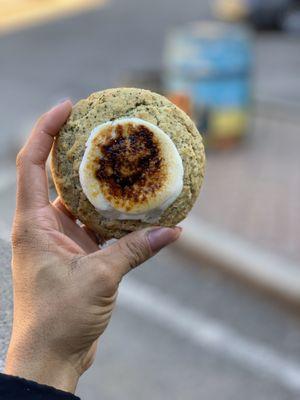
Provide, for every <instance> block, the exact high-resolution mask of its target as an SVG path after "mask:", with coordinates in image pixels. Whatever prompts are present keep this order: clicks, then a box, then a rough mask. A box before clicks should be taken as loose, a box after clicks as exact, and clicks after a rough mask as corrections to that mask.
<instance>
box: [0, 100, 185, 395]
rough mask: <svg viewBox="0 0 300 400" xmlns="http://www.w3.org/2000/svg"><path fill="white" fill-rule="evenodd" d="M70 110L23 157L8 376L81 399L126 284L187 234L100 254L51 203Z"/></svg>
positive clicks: (60, 109) (152, 236)
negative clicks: (50, 183)
mask: <svg viewBox="0 0 300 400" xmlns="http://www.w3.org/2000/svg"><path fill="white" fill-rule="evenodd" d="M71 108H72V104H71V102H70V101H65V102H64V103H61V104H59V105H58V106H56V107H54V108H53V109H51V110H50V111H49V112H47V113H46V114H44V115H43V116H42V117H41V118H40V119H39V121H38V122H37V124H36V125H35V127H34V128H33V131H32V133H31V135H30V137H29V139H28V140H27V142H26V144H25V146H24V147H23V149H22V150H21V151H20V153H19V154H18V157H17V170H18V190H17V207H16V213H15V219H14V225H13V234H12V245H13V259H12V269H13V287H14V322H13V331H12V337H11V342H10V346H9V350H8V353H7V359H6V368H5V372H6V373H7V374H11V375H17V376H21V377H23V378H26V379H29V380H34V381H36V382H39V383H43V384H47V385H49V386H54V387H56V388H58V389H61V390H66V391H69V392H74V391H75V388H76V385H77V382H78V379H79V377H80V375H81V374H82V373H83V372H84V371H85V370H86V369H88V368H89V367H90V365H91V364H92V362H93V360H94V357H95V352H96V347H97V339H98V338H99V336H100V335H101V334H102V333H103V332H104V330H105V328H106V326H107V324H108V322H109V320H110V317H111V314H112V311H113V307H114V304H115V301H116V296H117V290H118V285H119V283H120V281H121V279H122V277H123V276H124V275H125V274H126V273H127V272H129V271H130V270H131V269H133V268H135V267H136V266H138V265H140V264H141V263H142V262H144V261H145V260H147V259H148V258H150V257H151V256H152V255H153V254H155V253H156V252H157V251H159V250H160V249H161V248H162V247H164V246H166V245H167V244H169V243H171V242H173V241H175V240H176V239H177V238H178V237H179V235H180V229H179V228H150V229H145V230H142V231H138V232H134V233H131V234H129V235H127V236H125V237H124V238H122V239H120V240H118V241H117V242H115V243H114V244H112V245H111V246H108V247H106V248H104V249H102V250H99V246H98V238H97V237H96V236H95V235H94V234H93V233H92V232H91V231H89V230H88V229H87V228H86V227H84V226H79V225H78V224H77V223H76V220H75V219H74V218H73V216H72V215H71V214H70V213H69V211H68V210H67V209H66V208H65V207H64V205H63V204H62V202H61V201H60V199H59V198H58V199H56V200H55V201H54V202H53V203H50V202H49V196H48V187H47V176H46V172H45V163H46V160H47V157H48V155H49V152H50V150H51V147H52V144H53V140H54V137H55V135H57V134H58V132H59V130H60V128H61V126H62V125H63V124H64V122H65V121H66V119H67V118H68V116H69V114H70V112H71Z"/></svg>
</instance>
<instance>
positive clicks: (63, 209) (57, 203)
mask: <svg viewBox="0 0 300 400" xmlns="http://www.w3.org/2000/svg"><path fill="white" fill-rule="evenodd" d="M52 204H53V205H54V207H56V208H58V209H59V210H60V211H61V212H63V213H64V214H65V215H66V216H67V217H69V218H70V219H71V220H72V221H76V217H74V215H73V214H72V213H71V212H70V211H69V210H68V209H67V207H66V206H65V205H64V203H63V202H62V201H61V198H60V197H59V196H58V197H56V199H55V200H54V201H53V203H52Z"/></svg>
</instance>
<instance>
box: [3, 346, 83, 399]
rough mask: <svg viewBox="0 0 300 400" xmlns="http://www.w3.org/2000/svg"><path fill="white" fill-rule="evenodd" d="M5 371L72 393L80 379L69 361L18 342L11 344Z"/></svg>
mask: <svg viewBox="0 0 300 400" xmlns="http://www.w3.org/2000/svg"><path fill="white" fill-rule="evenodd" d="M4 372H5V373H6V374H8V375H13V376H18V377H21V378H25V379H27V380H30V381H34V382H37V383H39V384H43V385H47V386H52V387H54V388H56V389H59V390H63V391H65V392H70V393H75V390H76V386H77V383H78V380H79V374H78V373H77V371H76V369H75V368H74V367H73V366H72V365H71V364H70V363H69V362H65V361H62V360H59V359H57V357H55V356H54V355H53V354H50V353H49V352H46V351H43V352H40V351H36V349H35V347H34V346H32V347H27V346H26V348H24V347H23V346H22V345H20V344H17V343H11V344H10V346H9V349H8V352H7V356H6V362H5V370H4Z"/></svg>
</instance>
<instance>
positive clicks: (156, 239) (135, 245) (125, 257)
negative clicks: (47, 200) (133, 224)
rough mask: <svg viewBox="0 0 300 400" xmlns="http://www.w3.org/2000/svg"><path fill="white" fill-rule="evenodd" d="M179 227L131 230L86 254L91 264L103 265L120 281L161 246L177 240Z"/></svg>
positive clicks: (179, 231)
mask: <svg viewBox="0 0 300 400" xmlns="http://www.w3.org/2000/svg"><path fill="white" fill-rule="evenodd" d="M180 233H181V228H179V227H175V228H162V227H156V228H151V229H143V230H140V231H136V232H132V233H130V234H128V235H126V236H124V237H123V238H122V239H120V240H118V241H117V242H115V243H114V244H112V245H111V246H109V247H106V248H104V249H102V250H100V251H97V252H95V253H92V254H90V255H89V256H88V258H89V259H90V261H92V259H93V262H92V263H93V264H94V263H95V264H99V268H101V267H100V266H101V264H102V265H103V261H104V260H105V265H106V266H107V267H108V269H109V270H110V272H111V274H112V275H114V277H115V279H116V280H117V281H118V282H120V281H121V279H122V277H123V276H124V275H125V274H127V273H128V272H129V271H130V270H132V269H133V268H135V267H137V266H138V265H140V264H142V263H143V262H144V261H146V260H147V259H149V258H150V257H152V256H153V255H154V254H156V253H157V252H158V251H159V250H161V249H162V248H163V247H165V246H167V245H168V244H170V243H172V242H174V241H175V240H177V239H178V238H179V236H180Z"/></svg>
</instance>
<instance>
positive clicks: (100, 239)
mask: <svg viewBox="0 0 300 400" xmlns="http://www.w3.org/2000/svg"><path fill="white" fill-rule="evenodd" d="M82 229H83V230H84V231H85V233H86V234H87V235H88V236H89V237H90V238H91V239H92V241H93V242H95V243H96V244H97V245H102V244H104V243H105V240H104V239H103V237H101V236H100V235H99V234H98V233H96V232H94V231H92V230H91V229H90V228H88V227H87V226H85V225H84V226H83V227H82Z"/></svg>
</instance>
